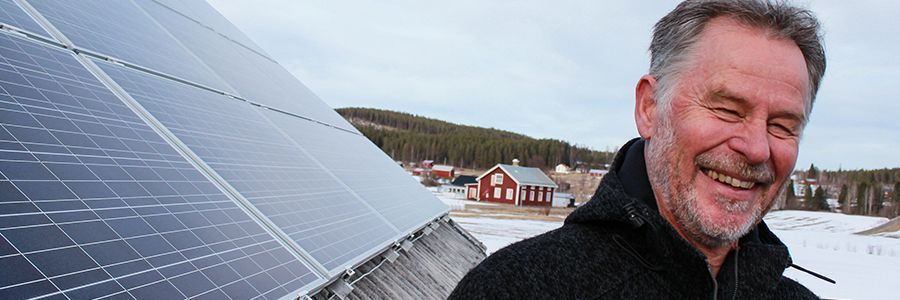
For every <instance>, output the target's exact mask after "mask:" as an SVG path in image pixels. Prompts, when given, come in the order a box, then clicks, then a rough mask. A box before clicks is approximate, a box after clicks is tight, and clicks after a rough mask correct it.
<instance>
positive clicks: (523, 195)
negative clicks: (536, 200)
mask: <svg viewBox="0 0 900 300" xmlns="http://www.w3.org/2000/svg"><path fill="white" fill-rule="evenodd" d="M524 200H525V189H522V190H521V192H520V193H519V201H524Z"/></svg>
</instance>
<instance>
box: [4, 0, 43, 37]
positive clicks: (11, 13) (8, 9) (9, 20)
mask: <svg viewBox="0 0 900 300" xmlns="http://www.w3.org/2000/svg"><path fill="white" fill-rule="evenodd" d="M0 22H2V23H5V24H9V25H12V26H15V27H18V28H20V29H25V30H27V31H30V32H32V33H35V34H40V35H44V36H50V34H48V33H47V31H46V30H44V28H41V26H40V25H38V23H37V22H35V21H34V19H32V18H31V17H30V16H28V14H26V13H25V11H24V10H22V8H21V7H19V5H18V4H16V3H15V2H13V0H0Z"/></svg>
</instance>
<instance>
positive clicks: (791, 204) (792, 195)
mask: <svg viewBox="0 0 900 300" xmlns="http://www.w3.org/2000/svg"><path fill="white" fill-rule="evenodd" d="M784 206H785V207H784V208H786V209H797V193H796V192H794V181H793V180H791V181H789V182H788V186H787V191H785V192H784Z"/></svg>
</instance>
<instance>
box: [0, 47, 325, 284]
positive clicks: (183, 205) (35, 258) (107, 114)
mask: <svg viewBox="0 0 900 300" xmlns="http://www.w3.org/2000/svg"><path fill="white" fill-rule="evenodd" d="M0 270H2V271H0V299H20V298H30V297H39V296H51V298H52V297H55V298H70V299H89V298H100V297H105V296H113V297H115V298H144V299H176V298H189V297H198V298H200V297H202V298H215V299H226V298H231V299H249V298H252V297H259V296H261V298H269V299H271V298H281V297H285V296H289V295H296V293H297V292H298V291H299V290H301V289H304V288H308V287H309V286H313V285H314V284H319V283H320V282H321V280H322V279H321V278H319V277H318V276H317V275H315V273H313V272H312V271H310V269H309V268H308V267H307V265H305V264H304V263H303V262H301V261H300V260H299V259H298V258H297V257H296V256H294V255H292V254H291V253H290V252H289V250H288V249H287V248H285V247H284V246H283V245H282V244H281V243H279V242H278V241H277V240H276V239H275V237H274V236H272V235H271V234H270V233H269V232H267V231H266V230H264V229H263V227H262V226H260V225H259V223H257V221H255V220H253V219H252V218H251V216H250V215H248V214H247V213H246V212H245V211H244V210H242V209H241V208H240V207H238V205H237V203H235V202H234V201H233V200H232V199H230V198H228V197H227V196H226V195H225V194H223V193H222V192H221V190H219V189H218V188H217V187H216V186H215V185H214V184H213V183H212V182H210V181H209V180H208V179H207V178H206V177H205V176H203V175H202V174H201V173H200V172H199V171H198V170H197V169H196V168H194V167H193V165H191V164H190V163H189V162H188V161H186V160H185V158H184V157H182V156H181V155H180V154H179V153H178V152H176V151H175V150H174V149H173V148H172V146H171V145H169V144H168V143H166V141H164V140H163V139H162V137H160V136H159V135H158V134H157V133H156V132H155V131H153V130H152V129H151V128H150V127H149V126H148V125H147V124H146V123H144V122H143V120H142V119H140V118H139V117H138V116H137V115H136V114H135V113H134V112H132V111H131V110H130V109H129V108H128V107H126V106H125V105H124V103H123V102H122V101H121V100H119V99H118V98H116V96H115V95H113V94H112V93H111V92H110V91H109V90H108V89H107V88H106V87H105V86H103V85H102V84H101V83H100V82H99V81H98V80H97V79H96V78H95V77H94V76H93V75H92V74H91V73H90V72H89V71H88V70H87V69H86V68H84V67H83V66H82V65H81V64H79V62H78V61H77V60H76V59H75V57H74V56H73V55H72V54H71V53H66V52H62V51H58V50H55V49H50V48H47V47H45V46H42V45H38V44H33V43H31V42H26V41H23V40H19V39H18V38H16V37H10V36H7V35H3V34H0Z"/></svg>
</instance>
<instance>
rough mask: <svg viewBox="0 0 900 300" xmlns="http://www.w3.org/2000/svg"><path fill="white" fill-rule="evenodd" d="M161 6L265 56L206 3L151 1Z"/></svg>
mask: <svg viewBox="0 0 900 300" xmlns="http://www.w3.org/2000/svg"><path fill="white" fill-rule="evenodd" d="M153 1H155V2H157V3H159V4H162V5H163V6H166V7H168V8H170V9H172V10H175V11H177V12H178V13H180V14H182V15H184V16H185V17H188V18H190V19H191V20H193V21H195V22H197V23H200V24H202V25H203V26H205V27H207V28H209V29H212V30H213V31H215V32H217V33H219V34H221V35H223V36H225V37H227V38H228V39H230V40H231V41H233V42H235V43H238V44H240V45H241V46H244V47H247V48H249V49H250V50H252V51H253V52H256V54H259V55H262V56H265V57H267V58H269V56H268V55H266V52H265V51H264V50H263V49H262V48H260V47H259V46H257V45H256V43H254V42H253V41H252V40H250V38H248V37H247V36H246V35H244V33H243V32H241V31H240V30H238V29H237V27H234V25H233V24H231V22H229V21H228V20H226V19H225V18H223V17H222V15H220V14H219V13H218V12H217V11H216V9H215V8H213V7H212V6H210V5H209V4H208V3H206V1H196V0H194V1H184V0H153Z"/></svg>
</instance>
